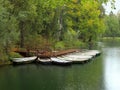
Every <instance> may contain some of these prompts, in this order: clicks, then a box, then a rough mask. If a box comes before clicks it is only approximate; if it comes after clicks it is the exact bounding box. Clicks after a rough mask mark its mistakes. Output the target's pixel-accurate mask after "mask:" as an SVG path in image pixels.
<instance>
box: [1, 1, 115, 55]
mask: <svg viewBox="0 0 120 90" xmlns="http://www.w3.org/2000/svg"><path fill="white" fill-rule="evenodd" d="M107 1H109V0H0V32H1V33H0V42H1V43H0V49H1V50H0V55H1V54H3V53H5V55H7V56H9V53H10V52H11V48H13V47H16V46H17V47H21V48H24V49H32V50H36V49H46V48H48V49H51V50H53V49H64V48H83V47H85V45H86V46H87V45H88V46H89V48H91V47H92V45H93V44H94V43H95V41H96V40H97V38H98V37H99V36H101V34H103V32H104V30H105V25H104V17H103V15H104V13H103V12H104V9H103V7H102V4H103V3H106V2H107ZM113 2H114V0H113ZM31 42H32V43H31Z"/></svg>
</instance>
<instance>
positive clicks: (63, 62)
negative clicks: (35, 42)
mask: <svg viewBox="0 0 120 90" xmlns="http://www.w3.org/2000/svg"><path fill="white" fill-rule="evenodd" d="M51 60H52V63H53V64H57V65H71V64H72V61H67V60H62V59H59V58H55V57H52V58H51Z"/></svg>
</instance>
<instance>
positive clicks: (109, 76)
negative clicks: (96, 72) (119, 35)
mask: <svg viewBox="0 0 120 90" xmlns="http://www.w3.org/2000/svg"><path fill="white" fill-rule="evenodd" d="M103 57H104V59H103V60H104V62H103V63H104V79H105V81H104V82H105V90H120V85H119V84H120V48H119V47H116V48H115V47H112V48H110V47H109V48H104V56H103Z"/></svg>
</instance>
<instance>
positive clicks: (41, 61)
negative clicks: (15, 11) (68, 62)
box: [36, 58, 52, 64]
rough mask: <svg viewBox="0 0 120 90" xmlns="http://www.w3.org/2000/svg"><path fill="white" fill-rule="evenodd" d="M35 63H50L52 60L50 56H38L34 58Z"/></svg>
mask: <svg viewBox="0 0 120 90" xmlns="http://www.w3.org/2000/svg"><path fill="white" fill-rule="evenodd" d="M36 62H37V63H41V64H51V63H52V61H51V59H50V58H38V59H37V60H36Z"/></svg>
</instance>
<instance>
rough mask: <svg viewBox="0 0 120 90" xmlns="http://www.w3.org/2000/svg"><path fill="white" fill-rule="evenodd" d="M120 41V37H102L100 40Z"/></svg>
mask: <svg viewBox="0 0 120 90" xmlns="http://www.w3.org/2000/svg"><path fill="white" fill-rule="evenodd" d="M112 39H113V40H120V37H103V38H101V40H112Z"/></svg>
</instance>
